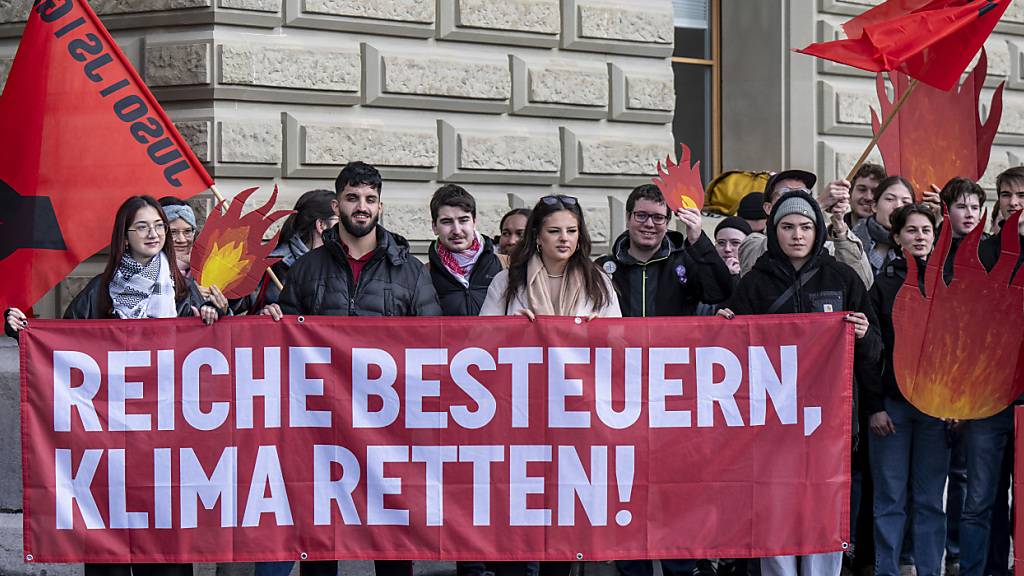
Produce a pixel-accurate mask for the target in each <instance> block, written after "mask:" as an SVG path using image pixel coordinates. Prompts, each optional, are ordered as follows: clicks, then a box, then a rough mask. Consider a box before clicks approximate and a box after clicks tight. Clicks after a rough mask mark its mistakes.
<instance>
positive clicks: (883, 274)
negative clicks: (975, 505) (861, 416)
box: [858, 204, 950, 576]
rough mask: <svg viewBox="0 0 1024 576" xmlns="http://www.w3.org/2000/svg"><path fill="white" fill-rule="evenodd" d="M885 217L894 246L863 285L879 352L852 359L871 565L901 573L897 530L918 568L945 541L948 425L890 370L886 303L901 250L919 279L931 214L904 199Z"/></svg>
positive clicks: (899, 283)
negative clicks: (870, 359) (866, 359)
mask: <svg viewBox="0 0 1024 576" xmlns="http://www.w3.org/2000/svg"><path fill="white" fill-rule="evenodd" d="M890 223H891V226H890V233H891V240H890V242H889V244H890V245H891V246H893V247H895V248H897V250H896V251H895V257H894V258H893V259H892V260H890V261H889V263H887V264H886V265H885V266H884V267H883V268H882V270H881V271H880V272H879V274H878V276H876V277H875V284H874V286H872V287H871V292H870V298H871V304H872V308H873V309H874V311H875V314H876V315H877V317H878V322H879V329H880V331H881V334H882V343H883V349H884V354H883V356H882V357H881V358H880V360H879V361H878V362H876V363H875V364H873V365H867V366H865V365H860V366H858V381H859V382H862V383H863V387H862V391H863V393H862V395H861V403H862V405H863V408H864V410H865V411H866V412H867V413H869V414H870V415H871V416H870V429H871V434H870V435H869V436H868V442H869V443H870V445H871V448H870V452H871V474H872V478H873V480H874V516H875V571H876V574H880V575H891V576H898V575H899V574H900V557H901V552H903V551H902V550H901V548H902V547H903V546H904V545H905V544H904V533H906V532H911V533H912V534H913V538H911V540H910V542H911V545H912V546H913V558H914V564H915V566H916V567H917V573H918V574H920V575H921V576H927V575H934V576H939V574H941V572H942V556H943V553H944V548H945V543H946V516H945V512H944V511H943V496H944V492H945V488H946V476H947V474H948V470H949V455H950V442H949V440H950V436H949V430H948V428H949V426H948V425H947V423H946V422H944V421H943V420H941V419H939V418H935V417H933V416H929V415H927V414H925V413H923V412H921V411H920V410H918V409H917V408H915V407H914V406H912V405H911V404H910V403H909V402H908V401H907V399H906V398H905V397H904V396H903V393H902V392H900V389H899V385H898V383H897V381H896V374H895V371H894V370H893V351H894V349H895V342H896V332H895V328H894V326H893V319H892V309H893V303H894V302H895V301H896V295H897V293H898V292H899V291H900V289H901V287H903V283H904V280H905V279H906V276H907V261H906V260H905V259H904V258H903V252H904V251H906V252H908V253H909V254H910V255H911V256H912V257H914V258H916V259H917V265H918V267H917V270H918V284H919V285H920V283H921V280H923V272H924V267H925V263H926V260H927V258H928V255H929V254H930V253H931V251H932V247H933V246H934V243H935V227H936V217H935V214H934V213H933V212H932V211H931V209H930V208H929V207H928V206H926V205H924V204H908V205H905V206H903V207H901V208H899V209H897V210H896V211H895V212H893V214H892V217H891V219H890ZM911 486H913V490H910V487H911ZM908 500H909V501H910V506H909V508H910V510H908Z"/></svg>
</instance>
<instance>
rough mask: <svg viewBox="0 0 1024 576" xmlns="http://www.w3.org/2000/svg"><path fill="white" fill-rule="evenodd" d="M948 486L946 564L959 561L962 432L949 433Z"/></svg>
mask: <svg viewBox="0 0 1024 576" xmlns="http://www.w3.org/2000/svg"><path fill="white" fill-rule="evenodd" d="M949 438H950V445H949V448H950V452H949V484H948V485H947V487H946V563H947V564H949V563H953V562H959V561H960V514H961V512H962V511H963V509H964V498H965V497H966V496H967V445H966V442H965V440H964V434H963V431H962V430H959V429H956V430H953V431H951V432H950V436H949Z"/></svg>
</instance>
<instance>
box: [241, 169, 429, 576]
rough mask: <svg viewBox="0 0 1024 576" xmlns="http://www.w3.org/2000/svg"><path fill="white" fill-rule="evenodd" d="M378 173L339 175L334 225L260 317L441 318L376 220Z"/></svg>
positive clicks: (418, 274) (315, 567)
mask: <svg viewBox="0 0 1024 576" xmlns="http://www.w3.org/2000/svg"><path fill="white" fill-rule="evenodd" d="M381 186H382V181H381V177H380V172H378V171H377V169H376V168H374V167H373V166H370V165H369V164H366V163H364V162H349V163H348V164H346V165H345V167H344V168H342V169H341V173H340V174H338V178H337V180H335V181H334V190H335V191H336V192H337V194H338V197H337V199H336V200H335V211H336V212H337V214H338V219H339V224H338V225H336V226H335V227H334V228H331V229H330V230H327V231H326V232H324V234H323V239H324V244H323V246H320V247H319V248H316V249H315V250H311V251H309V252H308V253H307V254H306V255H305V256H303V257H302V258H299V259H298V260H297V261H296V262H295V264H293V265H292V267H291V269H290V270H289V271H288V283H287V284H285V287H284V290H282V291H281V297H280V300H279V304H271V305H269V306H267V307H266V308H264V309H263V311H262V312H261V313H262V314H264V315H269V316H273V318H274V320H280V319H281V315H282V314H308V315H317V316H440V315H441V306H440V304H438V301H437V293H436V292H434V286H433V284H431V282H430V274H429V273H427V270H426V268H425V267H424V266H423V263H422V262H420V261H419V260H417V259H416V258H415V257H414V256H413V255H412V254H410V253H409V242H408V241H407V240H406V239H405V238H403V237H401V236H399V235H397V234H394V233H391V232H388V231H387V230H385V229H384V227H383V226H380V225H379V224H378V223H377V221H378V220H379V219H380V211H381V202H380V191H381ZM374 569H375V571H376V573H377V576H412V562H410V561H407V560H377V561H375V562H374ZM337 573H338V562H337V560H319V561H310V562H303V563H302V574H303V576H336V575H337Z"/></svg>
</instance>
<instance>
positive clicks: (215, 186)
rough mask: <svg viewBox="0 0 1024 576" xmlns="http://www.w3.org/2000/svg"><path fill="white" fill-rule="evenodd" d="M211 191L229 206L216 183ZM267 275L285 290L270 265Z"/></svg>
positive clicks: (219, 202)
mask: <svg viewBox="0 0 1024 576" xmlns="http://www.w3.org/2000/svg"><path fill="white" fill-rule="evenodd" d="M210 191H211V192H213V197H214V198H216V199H217V203H218V204H224V206H227V204H228V201H227V200H226V199H225V198H224V195H223V194H221V193H220V190H217V185H216V184H210ZM267 276H268V277H269V278H270V281H271V282H273V283H274V286H277V289H278V290H284V283H282V282H281V279H280V278H278V277H277V274H274V271H273V270H272V269H270V268H269V267H268V268H267Z"/></svg>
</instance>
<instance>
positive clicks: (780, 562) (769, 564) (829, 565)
mask: <svg viewBox="0 0 1024 576" xmlns="http://www.w3.org/2000/svg"><path fill="white" fill-rule="evenodd" d="M798 566H799V568H797V567H798ZM842 567H843V553H842V552H827V553H825V554H811V555H809V556H774V557H772V558H761V576H797V575H800V576H803V575H804V574H814V576H839V572H840V570H842Z"/></svg>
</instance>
